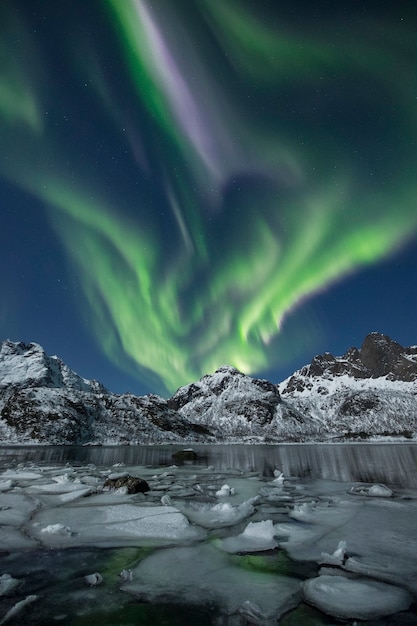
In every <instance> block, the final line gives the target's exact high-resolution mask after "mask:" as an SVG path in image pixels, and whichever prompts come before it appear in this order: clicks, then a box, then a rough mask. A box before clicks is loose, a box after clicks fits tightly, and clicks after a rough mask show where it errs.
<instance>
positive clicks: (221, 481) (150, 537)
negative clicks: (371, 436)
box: [0, 446, 417, 626]
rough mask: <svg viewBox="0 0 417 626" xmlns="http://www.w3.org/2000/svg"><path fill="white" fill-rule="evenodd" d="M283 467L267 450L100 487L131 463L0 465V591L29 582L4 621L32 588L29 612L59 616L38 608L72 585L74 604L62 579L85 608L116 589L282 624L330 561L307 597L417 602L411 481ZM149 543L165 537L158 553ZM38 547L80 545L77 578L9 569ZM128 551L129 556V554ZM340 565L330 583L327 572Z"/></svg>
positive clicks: (351, 608) (121, 598) (7, 598)
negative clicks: (259, 466)
mask: <svg viewBox="0 0 417 626" xmlns="http://www.w3.org/2000/svg"><path fill="white" fill-rule="evenodd" d="M250 453H251V454H252V453H253V446H252V447H251V448H250ZM119 455H121V451H120V452H119ZM112 458H114V457H112ZM168 458H169V459H171V455H168ZM300 458H301V457H300ZM373 458H375V453H373ZM276 466H277V465H276V463H275V461H272V460H271V461H270V460H269V458H268V457H265V468H266V469H265V472H264V474H262V473H261V472H258V471H256V472H255V471H253V468H252V465H249V466H248V468H247V469H246V470H241V469H236V468H233V467H232V466H231V465H230V466H229V465H227V466H225V467H222V468H221V469H219V468H217V469H216V468H215V467H207V465H204V466H202V467H201V468H200V467H197V466H196V465H193V466H184V467H172V466H171V467H169V468H166V467H164V468H161V467H159V468H158V467H155V466H153V467H152V466H149V467H142V466H135V465H126V466H123V468H122V469H123V474H126V473H128V474H132V475H137V476H140V477H142V478H144V479H146V480H147V481H148V483H149V485H150V488H151V491H150V492H148V493H147V494H146V495H145V494H130V495H129V494H124V493H120V492H115V491H103V485H104V481H105V479H106V478H107V477H108V476H109V475H112V474H113V475H116V473H117V472H118V473H120V471H121V468H120V465H118V466H117V467H116V466H114V465H113V466H101V467H100V466H93V465H84V466H82V465H80V464H72V465H66V466H63V465H62V464H61V465H59V464H57V465H51V464H49V465H48V466H47V467H46V466H42V465H41V466H39V467H38V466H35V465H33V464H28V465H27V466H25V465H24V464H21V465H19V466H18V467H16V468H14V469H10V468H9V469H8V470H5V471H3V472H0V492H1V493H0V574H4V573H5V572H7V573H8V574H9V575H10V577H11V578H10V579H9V578H7V576H6V574H4V576H0V595H1V593H2V591H1V590H2V589H5V588H6V586H7V585H8V584H11V583H9V582H8V581H9V580H18V581H19V584H18V585H16V586H15V587H14V588H13V589H12V590H11V592H10V593H11V594H13V595H4V596H2V603H6V604H5V606H4V608H2V609H1V613H0V619H1V618H3V619H5V616H6V614H7V610H13V609H14V608H15V607H16V611H18V610H22V609H24V607H25V606H26V605H25V600H26V597H28V594H32V595H35V594H36V595H37V596H38V601H37V602H36V603H35V602H34V603H33V604H31V606H30V609H28V610H30V612H31V623H33V624H36V626H38V625H41V624H43V623H49V621H51V620H49V621H48V620H44V617H45V613H42V612H41V608H40V607H41V606H43V607H44V608H43V609H42V610H43V611H45V610H46V609H45V606H46V605H48V606H49V604H50V596H51V594H53V593H56V594H58V593H59V594H61V595H57V596H56V599H55V606H62V605H63V604H64V605H66V600H65V598H66V596H65V595H63V594H64V592H63V591H62V588H64V587H65V588H66V589H67V591H66V592H65V593H72V594H73V598H74V603H75V604H77V601H76V598H84V599H85V605H84V608H83V611H84V612H85V614H88V612H89V611H90V612H93V611H94V610H95V611H97V610H98V607H101V606H102V605H103V606H104V605H105V604H106V599H107V598H109V597H110V594H111V597H112V602H119V603H121V604H123V602H126V603H128V602H130V601H131V600H130V594H132V593H133V594H134V595H135V596H137V597H139V598H140V599H143V600H145V601H147V602H151V603H152V602H153V603H156V604H157V605H158V606H160V605H161V606H162V605H163V604H164V603H165V604H166V603H169V602H171V603H174V604H177V603H178V602H184V604H187V605H193V604H194V605H195V606H200V605H202V606H206V607H208V606H210V607H220V609H219V610H220V612H221V613H222V615H223V617H224V619H223V618H219V620H220V621H218V622H215V623H216V624H217V623H218V624H220V623H223V624H226V623H228V624H230V625H231V624H239V625H240V624H242V623H248V624H249V623H250V624H264V625H266V624H268V625H269V624H276V623H277V620H278V619H279V616H280V615H282V613H283V612H285V611H287V610H289V609H291V608H292V607H295V606H296V605H297V603H298V602H299V601H300V597H301V595H300V594H301V591H300V580H301V579H302V578H303V577H306V576H313V575H315V573H316V572H317V571H318V570H319V567H320V565H325V566H326V567H325V568H324V569H323V568H322V569H321V570H320V572H321V573H322V575H321V576H319V577H318V578H312V579H311V580H310V581H308V583H306V584H305V591H304V592H305V594H306V598H307V599H308V601H309V602H311V603H312V604H314V603H316V605H317V606H318V607H319V608H320V606H319V604H318V602H323V603H324V604H323V607H324V606H325V607H326V608H321V610H326V611H328V612H329V613H330V614H331V615H334V616H335V617H337V616H338V615H339V613H337V612H335V611H334V609H333V608H332V606H333V605H332V602H333V604H334V605H336V604H340V606H342V607H343V606H344V607H345V609H343V610H345V613H343V616H345V617H346V619H350V620H353V619H365V617H360V616H363V615H365V614H366V610H367V609H366V607H365V608H363V606H362V603H363V602H365V600H366V596H367V594H368V596H369V595H370V592H371V591H372V593H374V592H375V594H377V592H378V593H379V592H381V590H382V589H384V597H385V600H386V604H384V603H383V602H381V603H379V604H380V605H381V610H382V607H385V608H383V610H384V611H385V610H388V609H389V610H390V611H391V610H392V611H394V612H397V611H400V610H403V609H402V608H398V607H403V606H408V604H406V602H405V600H407V603H409V601H410V598H411V599H413V600H414V602H415V601H416V599H417V535H416V531H415V520H416V519H417V491H416V490H415V489H414V488H411V487H410V488H404V487H401V485H399V484H395V485H393V484H391V483H388V484H387V485H385V484H383V483H382V481H381V482H373V480H375V479H376V480H378V481H380V480H381V478H380V477H375V478H373V477H372V476H367V478H366V480H367V482H363V483H362V482H359V481H358V480H357V478H355V480H354V481H352V482H348V481H345V480H327V479H312V478H310V477H309V472H308V468H307V469H306V470H305V472H304V475H303V476H301V475H300V477H298V478H297V477H296V476H294V473H293V472H291V471H290V470H291V467H289V465H288V464H287V466H286V467H285V468H284V469H285V476H286V477H285V478H284V475H283V473H282V472H281V470H277V469H275V470H274V467H276ZM413 467H414V466H413ZM410 471H411V470H410ZM287 476H288V477H287ZM233 492H234V495H233V496H232V494H233ZM220 494H221V495H220ZM94 547H96V548H94ZM148 547H150V548H152V549H155V551H154V552H153V553H152V554H151V555H149V551H148ZM50 548H54V550H50ZM67 548H72V549H73V550H67ZM97 548H111V550H97ZM116 549H117V550H116ZM138 549H139V551H142V552H140V553H139V552H137V550H138ZM35 550H36V554H37V556H36V558H34V560H33V562H36V560H37V559H38V558H45V557H40V555H46V554H47V555H50V556H49V557H48V558H51V559H59V558H61V557H60V556H58V555H61V556H62V555H63V554H70V553H72V552H74V553H76V554H77V555H78V554H79V555H80V565H79V567H78V565H77V567H78V569H76V570H75V571H76V572H78V573H77V574H74V573H73V574H71V577H70V578H69V580H70V581H71V584H70V585H67V586H65V585H64V586H63V585H62V581H63V580H67V578H66V576H67V577H68V576H69V574H61V573H59V576H62V581H61V582H60V583H59V581H58V578H59V576H58V578H57V580H56V581H55V580H54V578H53V576H49V574H48V572H49V568H48V567H47V566H46V565H45V567H44V568H43V569H42V572H43V573H45V575H46V580H45V583H44V588H43V590H42V592H40V590H39V587H40V585H41V583H40V578H41V577H40V576H38V577H37V578H36V577H34V580H33V581H32V578H31V576H30V569H27V568H26V565H25V566H24V567H23V566H20V567H18V568H16V567H14V568H13V567H12V565H13V563H14V564H15V565H16V563H18V561H19V558H18V556H15V557H13V558H14V559H15V560H14V561H13V560H10V559H12V556H13V555H18V554H19V551H25V556H24V558H23V557H22V559H21V560H22V563H23V562H24V563H26V562H27V563H30V562H32V560H31V559H29V558H27V557H29V556H30V555H31V554H32V552H35ZM88 550H90V551H93V550H94V554H99V553H100V554H109V556H108V557H107V556H103V557H101V561H100V562H99V563H97V562H96V563H95V562H94V561H93V560H91V559H90V557H89V558H88V559H87V560H85V558H84V556H83V555H86V554H87V553H88ZM130 550H132V551H133V552H129V554H130V555H131V556H130V557H129V558H126V557H124V556H123V554H124V551H130ZM88 554H89V555H90V553H88ZM110 554H112V555H113V556H111V557H110ZM8 555H10V559H8ZM116 555H119V556H116ZM283 555H285V559H286V561H283ZM83 559H84V560H83ZM141 559H142V560H141ZM291 559H293V560H292V561H291ZM295 561H299V562H300V563H299V564H297V565H296V564H295ZM308 562H309V563H308ZM81 563H82V565H81ZM282 563H284V565H282ZM291 563H292V565H289V564H291ZM292 567H294V568H298V569H297V570H296V571H297V574H296V577H294V578H290V577H289V576H282V575H281V574H280V573H279V572H286V573H288V571H291V568H292ZM164 568H165V569H164ZM55 571H60V570H59V568H58V570H55ZM294 571H295V570H294ZM300 572H301V573H300ZM92 573H93V574H92ZM98 573H99V575H100V576H102V577H103V579H104V582H103V584H102V585H93V586H92V584H91V583H87V584H86V580H85V577H86V576H91V575H98ZM329 574H332V579H333V582H329V583H327V582H326V581H327V578H328V577H329ZM43 575H44V574H42V576H43ZM48 576H49V577H48ZM339 579H340V580H339ZM74 581H78V582H76V583H75V588H74V590H73V591H71V592H69V591H68V590H69V589H70V588H71V589H73V586H74ZM375 583H378V584H379V585H383V584H385V587H386V588H385V587H382V586H378V584H377V585H376V586H375ZM3 584H4V585H5V586H2V585H3ZM42 584H43V583H42ZM77 584H78V587H77ZM54 585H55V586H56V589H57V590H58V587H59V585H60V587H59V588H60V590H59V592H58V591H57V590H56V591H54ZM367 585H368V586H367ZM369 585H370V586H369ZM121 589H122V591H121ZM330 590H333V592H332V593H331V592H330ZM375 590H376V591H375ZM127 592H129V593H127ZM23 594H24V595H23ZM77 594H78V595H77ZM375 594H374V596H375V597H379V596H378V595H375ZM339 596H342V600H341V601H340V602H339V601H338V600H337V598H338V597H339ZM58 598H59V599H58ZM93 598H95V599H96V600H95V601H94V602H93V601H92V600H93ZM115 598H117V600H115ZM316 598H319V599H318V600H316ZM332 598H336V600H332ZM20 602H23V604H19V603H20ZM373 604H374V605H375V604H376V603H375V601H374V602H373ZM379 604H378V610H379ZM413 606H414V605H413ZM19 607H20V608H19ZM94 607H95V608H94ZM386 607H388V608H386ZM207 610H208V611H209V609H207ZM211 610H213V611H214V610H215V609H210V611H211ZM216 610H217V609H216ZM412 611H413V609H411V610H409V611H408V612H407V616H408V615H411V617H410V620H409V623H413V617H416V616H415V615H414V613H412ZM58 614H59V611H58V612H57V613H56V615H58ZM92 614H93V613H92ZM378 614H379V613H378ZM381 615H382V613H381ZM8 619H9V618H8ZM11 619H12V618H10V620H11ZM48 619H49V614H48ZM53 619H55V617H54V618H53ZM65 619H67V618H65ZM222 619H223V622H222V621H221V620H222ZM323 619H324V618H323ZM329 619H331V618H329ZM70 621H71V620H70V618H69V617H68V623H70ZM73 621H74V623H75V618H74V620H73ZM128 621H129V620H126V623H127V622H128ZM415 622H416V623H417V619H416V620H415ZM51 623H52V622H51ZM71 623H72V622H71ZM144 623H146V620H145V621H144ZM320 623H321V622H320ZM323 623H324V622H323Z"/></svg>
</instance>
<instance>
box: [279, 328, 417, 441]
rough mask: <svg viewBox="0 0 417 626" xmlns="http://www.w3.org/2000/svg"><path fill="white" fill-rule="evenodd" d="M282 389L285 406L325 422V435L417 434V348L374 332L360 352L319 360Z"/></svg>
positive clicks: (289, 380)
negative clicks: (405, 346) (292, 407)
mask: <svg viewBox="0 0 417 626" xmlns="http://www.w3.org/2000/svg"><path fill="white" fill-rule="evenodd" d="M279 390H280V394H281V397H282V399H283V401H284V402H286V403H287V404H288V405H290V406H296V407H297V409H298V410H299V411H300V412H301V413H302V414H303V415H306V414H308V415H309V416H310V417H311V418H312V419H314V420H316V421H317V422H321V423H322V425H323V427H322V432H323V434H325V433H328V434H329V435H331V436H333V437H337V436H342V437H344V438H347V439H349V438H366V437H368V436H369V435H384V436H392V435H394V436H398V435H403V436H405V437H411V436H412V434H413V433H416V432H417V346H411V347H409V348H404V347H403V346H401V345H400V344H399V343H397V342H396V341H393V340H392V339H390V338H389V337H387V336H386V335H381V334H380V333H371V334H370V335H368V336H367V337H365V340H364V342H363V344H362V346H361V348H360V349H359V350H358V349H357V348H350V349H349V350H348V351H347V352H346V353H345V354H344V355H343V356H341V357H335V356H333V355H332V354H330V353H328V352H326V353H325V354H322V355H319V356H316V357H315V358H314V359H313V360H312V362H311V363H310V365H306V366H305V367H303V368H301V369H300V370H299V371H297V372H295V373H294V374H293V375H292V376H291V377H290V378H288V379H287V380H285V381H284V382H282V383H281V384H280V385H279Z"/></svg>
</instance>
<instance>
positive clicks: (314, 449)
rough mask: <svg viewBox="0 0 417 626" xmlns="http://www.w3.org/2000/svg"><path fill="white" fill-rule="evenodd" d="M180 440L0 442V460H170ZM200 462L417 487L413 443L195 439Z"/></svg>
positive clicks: (169, 462) (7, 462)
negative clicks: (255, 442) (12, 444)
mask: <svg viewBox="0 0 417 626" xmlns="http://www.w3.org/2000/svg"><path fill="white" fill-rule="evenodd" d="M181 448H182V446H172V445H170V446H168V445H167V446H109V447H107V446H106V447H105V446H103V447H79V446H42V447H40V446H37V447H0V464H1V466H2V467H8V466H9V465H10V464H11V463H15V462H17V463H23V462H25V463H27V462H34V463H66V462H71V463H80V464H86V463H93V464H94V465H98V466H100V465H106V466H109V465H114V464H116V463H123V464H125V465H151V466H158V465H159V466H160V465H165V466H169V465H172V464H173V458H172V455H173V453H174V452H175V451H176V450H178V449H181ZM193 449H194V450H195V451H196V452H197V454H198V458H197V460H196V461H195V463H196V464H199V465H206V466H207V465H212V466H213V467H214V468H215V469H217V470H225V469H228V468H233V469H239V470H242V471H257V472H260V473H261V474H262V475H263V476H266V477H268V476H272V473H273V470H274V469H275V468H279V469H280V470H281V471H282V472H284V474H285V475H286V476H299V477H305V478H308V477H311V478H325V479H330V480H332V479H334V480H343V481H361V482H382V483H385V484H389V485H394V486H398V487H417V445H415V444H389V443H388V444H363V443H361V444H336V445H329V444H300V445H210V446H199V445H194V446H193Z"/></svg>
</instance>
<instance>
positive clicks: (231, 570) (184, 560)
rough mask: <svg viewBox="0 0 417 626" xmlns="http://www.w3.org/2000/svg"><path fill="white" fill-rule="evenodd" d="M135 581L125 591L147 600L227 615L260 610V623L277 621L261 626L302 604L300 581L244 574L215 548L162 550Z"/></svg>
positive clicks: (137, 573)
mask: <svg viewBox="0 0 417 626" xmlns="http://www.w3.org/2000/svg"><path fill="white" fill-rule="evenodd" d="M133 575H134V580H133V581H132V582H131V583H129V584H127V585H124V587H123V589H124V590H125V591H128V592H129V593H132V594H134V595H135V596H137V597H138V598H139V599H141V600H144V601H147V602H184V601H186V602H188V603H190V604H195V605H198V606H213V605H214V606H217V607H219V608H220V610H221V612H222V613H224V614H226V615H233V614H244V613H245V612H247V611H248V610H249V608H250V607H253V606H255V605H256V607H257V609H256V610H257V612H259V614H260V615H259V617H261V618H262V619H263V620H271V621H268V622H265V621H257V622H254V623H258V624H259V623H268V624H269V623H271V624H275V623H276V620H277V619H278V618H279V617H280V616H281V615H282V614H283V613H285V612H286V611H288V610H289V609H291V608H293V607H295V606H296V605H297V604H298V602H299V600H300V582H299V581H296V580H294V579H290V578H287V577H284V576H277V575H275V574H267V573H261V572H253V571H248V570H246V569H243V568H240V567H238V566H237V565H235V564H233V563H232V562H231V561H230V560H229V558H228V555H226V554H225V553H224V552H220V551H219V550H217V549H216V548H215V547H214V546H212V545H209V544H203V545H197V546H195V547H193V548H189V547H185V548H184V547H181V548H171V549H166V550H159V551H157V552H155V553H154V554H152V555H151V556H149V557H148V558H146V559H144V560H143V561H141V563H140V564H139V565H138V566H137V567H136V568H135V569H134V571H133ZM248 603H250V605H249V604H248ZM252 623H253V622H252Z"/></svg>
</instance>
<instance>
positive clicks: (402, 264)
mask: <svg viewBox="0 0 417 626" xmlns="http://www.w3.org/2000/svg"><path fill="white" fill-rule="evenodd" d="M414 5H415V3H414V2H411V1H405V2H401V1H396V2H392V1H387V2H384V1H382V0H380V1H379V2H373V1H369V2H355V1H346V2H342V1H340V2H333V1H330V0H329V1H324V0H322V1H319V0H315V1H311V0H308V1H305V2H300V1H298V0H291V1H287V0H284V1H283V2H279V1H278V0H272V1H267V0H88V1H86V0H60V1H57V0H42V1H41V0H2V1H1V3H0V216H1V228H0V269H1V271H0V293H1V300H0V339H7V338H9V339H12V340H14V341H25V342H30V341H35V342H38V343H40V344H41V345H42V346H43V347H44V348H45V350H46V351H47V352H48V353H49V354H57V355H58V356H60V357H61V358H62V359H63V360H64V361H65V362H66V363H67V364H68V365H69V366H70V367H71V368H72V369H75V370H76V371H77V372H78V373H79V374H81V375H82V376H85V377H86V378H96V379H99V380H100V381H101V382H103V383H104V384H105V385H106V386H107V387H108V388H109V389H110V390H112V391H116V392H124V391H132V392H134V393H138V394H143V393H147V392H156V393H160V394H162V395H164V396H167V395H169V394H170V393H171V392H173V391H175V389H176V388H177V387H179V386H180V385H183V384H186V383H189V382H192V381H195V380H197V379H198V378H199V377H200V376H201V375H203V374H206V373H211V372H213V371H214V370H215V369H216V368H217V367H219V366H220V365H223V364H230V365H233V366H235V367H237V368H238V369H240V370H241V371H243V372H245V373H248V374H252V375H257V376H262V377H265V378H268V379H269V380H272V381H273V382H279V381H281V380H283V379H284V378H285V377H286V376H288V375H289V374H290V373H292V371H294V369H296V368H298V367H301V366H302V365H304V364H305V363H307V362H309V361H310V360H311V358H312V357H313V356H314V354H317V353H320V352H323V351H326V350H328V351H330V352H333V353H334V354H342V353H343V352H345V350H346V349H347V348H349V347H350V346H352V345H356V346H360V344H361V343H362V341H363V339H364V337H365V335H366V334H368V333H369V332H371V331H378V332H382V333H385V334H388V335H390V336H391V337H392V338H393V339H396V340H397V341H399V342H400V343H402V344H403V345H414V344H416V343H417V333H416V323H415V321H416V319H417V289H416V287H417V280H416V279H417V205H416V201H417V70H416V68H417V9H416V8H415V6H414Z"/></svg>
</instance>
